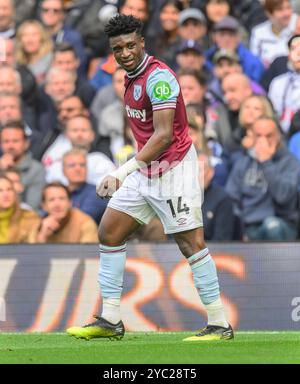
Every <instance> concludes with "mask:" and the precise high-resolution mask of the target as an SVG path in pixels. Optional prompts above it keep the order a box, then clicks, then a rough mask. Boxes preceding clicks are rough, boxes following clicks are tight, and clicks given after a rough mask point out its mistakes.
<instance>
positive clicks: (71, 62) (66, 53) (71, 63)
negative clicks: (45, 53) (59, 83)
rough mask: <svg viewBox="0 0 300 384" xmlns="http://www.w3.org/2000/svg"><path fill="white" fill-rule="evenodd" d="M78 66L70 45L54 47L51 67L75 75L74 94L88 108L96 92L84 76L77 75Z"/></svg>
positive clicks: (62, 44) (63, 44)
mask: <svg viewBox="0 0 300 384" xmlns="http://www.w3.org/2000/svg"><path fill="white" fill-rule="evenodd" d="M79 65H80V61H79V59H78V58H77V55H76V51H75V50H74V48H73V47H72V46H71V45H70V44H68V43H61V44H59V45H57V46H56V47H55V49H54V54H53V62H52V67H53V68H59V69H61V70H63V71H68V72H72V73H73V74H74V75H75V78H76V81H75V91H74V94H75V95H77V96H79V97H80V98H81V100H82V101H83V102H84V104H85V105H86V106H87V107H89V106H90V105H91V102H92V101H93V98H94V96H95V94H96V91H95V90H94V88H93V87H92V86H91V85H90V83H89V82H88V81H87V80H86V79H85V77H84V76H80V75H78V68H79Z"/></svg>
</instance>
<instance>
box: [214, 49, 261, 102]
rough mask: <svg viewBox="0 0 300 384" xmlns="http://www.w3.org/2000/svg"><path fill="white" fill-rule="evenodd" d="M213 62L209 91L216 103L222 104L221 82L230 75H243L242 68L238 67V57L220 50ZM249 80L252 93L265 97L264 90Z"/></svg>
mask: <svg viewBox="0 0 300 384" xmlns="http://www.w3.org/2000/svg"><path fill="white" fill-rule="evenodd" d="M213 62H214V77H213V78H212V80H211V82H210V84H209V90H210V92H211V94H212V95H213V98H214V99H215V101H216V102H221V103H223V102H224V95H223V90H222V82H223V80H224V79H225V77H226V76H228V75H230V74H232V73H243V68H242V67H241V65H240V60H239V57H238V55H237V54H236V53H234V52H232V51H229V50H226V49H220V50H219V51H217V52H216V53H215V56H214V58H213ZM249 80H250V83H251V88H252V92H253V93H256V94H259V95H265V94H266V92H265V91H264V89H263V88H262V87H261V86H260V85H259V84H258V83H256V82H255V81H253V80H251V79H249Z"/></svg>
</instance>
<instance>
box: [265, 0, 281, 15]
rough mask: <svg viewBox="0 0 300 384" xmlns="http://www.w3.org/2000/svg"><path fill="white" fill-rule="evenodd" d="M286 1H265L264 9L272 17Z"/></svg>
mask: <svg viewBox="0 0 300 384" xmlns="http://www.w3.org/2000/svg"><path fill="white" fill-rule="evenodd" d="M284 1H285V0H265V3H264V8H265V10H266V11H267V12H269V13H270V14H271V15H272V14H273V12H274V11H276V9H278V8H279V7H281V6H282V4H283V3H284Z"/></svg>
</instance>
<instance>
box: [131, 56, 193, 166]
mask: <svg viewBox="0 0 300 384" xmlns="http://www.w3.org/2000/svg"><path fill="white" fill-rule="evenodd" d="M124 102H125V109H126V113H127V116H128V119H129V122H130V125H131V128H132V131H133V135H134V137H135V139H136V141H137V144H138V150H139V151H140V150H141V149H142V148H143V146H144V145H145V144H146V143H147V141H148V140H149V139H150V137H151V136H152V135H153V133H154V127H153V112H155V111H160V110H164V109H175V117H174V123H173V128H174V129H173V141H172V144H171V145H170V147H169V148H167V149H166V150H165V151H164V152H163V153H162V154H161V155H160V157H159V158H158V159H157V161H159V162H162V161H167V162H168V163H169V164H172V162H175V161H176V162H178V161H181V160H182V159H183V158H184V156H185V155H186V153H187V152H188V150H189V148H190V146H191V144H192V140H191V138H190V137H189V135H188V124H187V116H186V110H185V105H184V102H183V97H182V94H181V90H180V87H179V84H178V81H177V79H176V75H175V74H174V72H173V71H172V70H171V69H170V68H169V67H168V66H167V65H166V64H164V63H163V62H161V61H159V60H157V59H155V58H154V57H152V56H149V55H147V54H145V56H144V59H143V61H142V62H141V64H140V65H139V66H138V67H137V68H136V69H135V71H134V72H131V73H128V74H127V76H126V78H125V98H124Z"/></svg>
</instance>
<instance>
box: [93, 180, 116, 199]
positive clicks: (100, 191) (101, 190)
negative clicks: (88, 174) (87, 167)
mask: <svg viewBox="0 0 300 384" xmlns="http://www.w3.org/2000/svg"><path fill="white" fill-rule="evenodd" d="M121 184H122V183H121V181H120V180H119V179H116V178H115V177H113V176H106V177H105V178H104V179H103V180H102V182H101V184H100V185H99V186H98V187H97V190H96V191H97V195H98V196H99V197H101V198H102V199H107V198H108V199H109V198H110V197H112V195H113V194H114V193H115V192H116V191H117V190H118V189H119V188H120V186H121Z"/></svg>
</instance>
